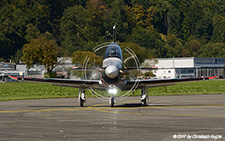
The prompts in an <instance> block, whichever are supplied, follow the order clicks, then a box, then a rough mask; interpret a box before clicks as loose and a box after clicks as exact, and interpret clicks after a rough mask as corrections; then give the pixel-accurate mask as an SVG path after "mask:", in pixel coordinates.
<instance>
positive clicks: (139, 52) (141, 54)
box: [119, 42, 148, 67]
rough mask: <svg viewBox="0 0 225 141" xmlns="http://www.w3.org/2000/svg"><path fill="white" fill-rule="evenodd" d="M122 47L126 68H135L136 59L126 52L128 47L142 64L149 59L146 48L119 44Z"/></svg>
mask: <svg viewBox="0 0 225 141" xmlns="http://www.w3.org/2000/svg"><path fill="white" fill-rule="evenodd" d="M119 45H120V47H121V48H122V52H123V59H124V63H126V64H125V65H126V67H128V66H135V62H134V59H133V58H132V56H131V55H130V54H129V53H128V52H127V51H126V50H125V48H126V47H129V48H130V49H131V50H132V51H133V52H134V53H135V54H136V56H137V58H138V59H139V61H140V63H141V62H143V61H144V60H145V59H147V57H148V56H147V54H146V49H145V48H144V47H141V46H140V45H138V44H137V43H130V42H123V43H122V42H121V43H119Z"/></svg>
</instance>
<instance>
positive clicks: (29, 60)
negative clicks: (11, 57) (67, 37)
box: [22, 34, 58, 74]
mask: <svg viewBox="0 0 225 141" xmlns="http://www.w3.org/2000/svg"><path fill="white" fill-rule="evenodd" d="M22 52H23V57H22V60H23V61H24V62H25V63H26V64H27V66H28V67H31V65H32V64H34V63H39V64H40V65H44V66H45V68H46V69H47V72H48V73H49V74H50V73H51V72H52V70H53V69H54V67H55V64H57V53H58V51H57V46H56V43H55V40H48V39H47V37H46V36H45V35H44V34H41V35H40V36H39V37H38V38H37V39H32V40H31V41H30V43H27V44H25V45H24V46H23V49H22Z"/></svg>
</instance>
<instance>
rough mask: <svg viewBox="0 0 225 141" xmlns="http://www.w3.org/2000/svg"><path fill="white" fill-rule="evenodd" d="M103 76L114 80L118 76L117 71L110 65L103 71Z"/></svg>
mask: <svg viewBox="0 0 225 141" xmlns="http://www.w3.org/2000/svg"><path fill="white" fill-rule="evenodd" d="M105 74H106V76H107V77H109V78H111V79H114V78H116V77H117V76H118V75H119V70H118V68H117V67H116V66H113V65H111V66H108V67H107V68H106V69H105Z"/></svg>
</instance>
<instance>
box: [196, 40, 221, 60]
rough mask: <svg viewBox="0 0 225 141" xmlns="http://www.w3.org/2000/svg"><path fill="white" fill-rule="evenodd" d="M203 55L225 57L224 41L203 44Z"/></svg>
mask: <svg viewBox="0 0 225 141" xmlns="http://www.w3.org/2000/svg"><path fill="white" fill-rule="evenodd" d="M200 56H201V57H225V44H224V43H211V42H209V43H208V44H206V45H204V46H202V49H201V54H200Z"/></svg>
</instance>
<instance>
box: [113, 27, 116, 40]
mask: <svg viewBox="0 0 225 141" xmlns="http://www.w3.org/2000/svg"><path fill="white" fill-rule="evenodd" d="M113 42H114V43H116V25H114V26H113Z"/></svg>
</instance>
